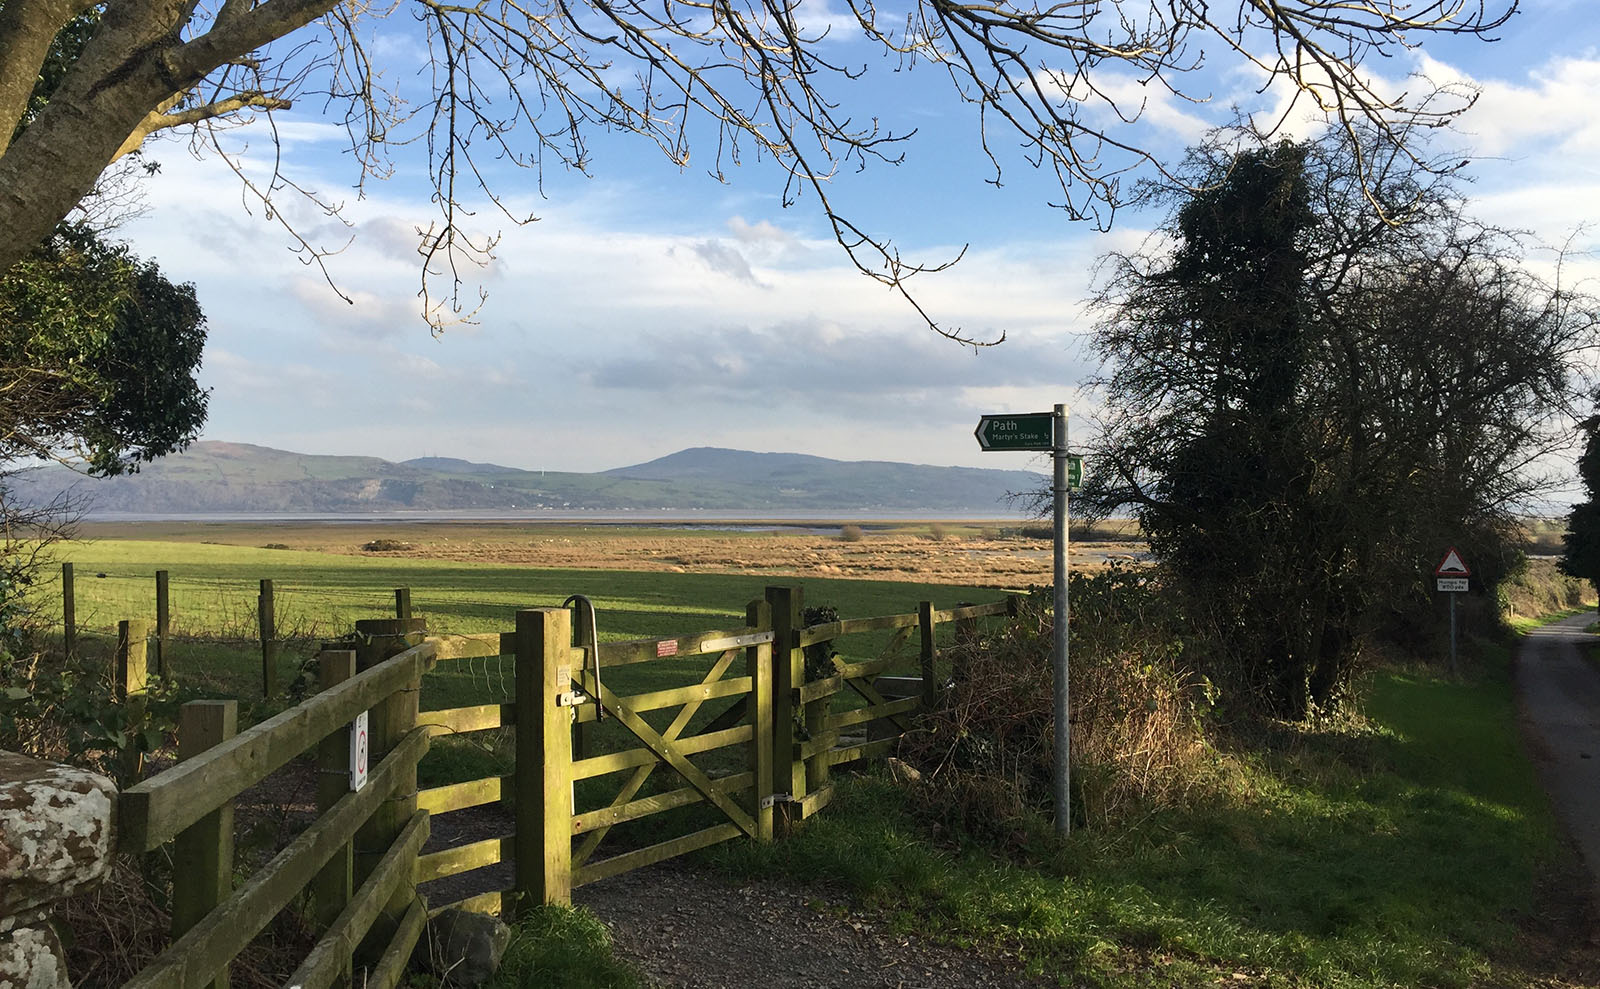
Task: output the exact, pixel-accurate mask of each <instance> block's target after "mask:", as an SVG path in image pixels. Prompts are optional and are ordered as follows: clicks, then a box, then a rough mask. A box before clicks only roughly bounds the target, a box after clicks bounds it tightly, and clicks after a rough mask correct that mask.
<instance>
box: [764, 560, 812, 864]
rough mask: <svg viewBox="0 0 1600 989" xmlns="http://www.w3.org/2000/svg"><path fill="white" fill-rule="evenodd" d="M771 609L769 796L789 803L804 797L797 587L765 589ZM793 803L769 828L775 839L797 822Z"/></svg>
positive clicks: (800, 596) (800, 599)
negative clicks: (799, 741) (785, 797)
mask: <svg viewBox="0 0 1600 989" xmlns="http://www.w3.org/2000/svg"><path fill="white" fill-rule="evenodd" d="M766 599H767V604H769V605H771V606H772V794H773V796H775V797H776V796H779V795H781V794H788V796H789V799H790V800H791V801H799V800H800V799H801V798H802V797H804V796H805V795H806V764H805V760H803V759H800V758H798V757H797V755H796V753H795V742H796V732H795V715H796V712H795V691H796V690H797V689H798V688H799V687H800V686H801V685H803V684H804V683H805V681H806V657H805V653H804V652H802V651H801V649H800V646H799V640H798V636H799V633H800V624H801V622H802V620H803V619H802V618H801V606H802V602H803V592H802V590H801V588H799V587H768V588H767V590H766ZM794 807H795V804H794V803H787V802H786V803H784V804H783V811H782V812H781V813H780V814H778V815H776V818H775V820H774V821H773V827H774V829H775V831H776V833H777V834H778V835H779V836H783V835H786V834H788V833H789V830H790V829H791V828H793V827H794V826H795V825H796V824H798V823H799V820H798V816H797V815H796V814H795V813H794Z"/></svg>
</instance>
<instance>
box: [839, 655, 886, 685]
mask: <svg viewBox="0 0 1600 989" xmlns="http://www.w3.org/2000/svg"><path fill="white" fill-rule="evenodd" d="M898 661H899V657H897V656H883V657H880V658H878V659H868V660H865V661H863V662H860V663H838V662H836V663H834V664H833V668H834V669H835V670H837V671H838V673H839V675H840V676H842V677H844V678H845V679H846V680H859V679H863V678H866V677H873V676H877V675H878V674H879V673H882V672H883V671H884V670H887V669H888V668H889V667H891V666H893V665H895V663H897V662H898Z"/></svg>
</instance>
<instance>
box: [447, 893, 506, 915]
mask: <svg viewBox="0 0 1600 989" xmlns="http://www.w3.org/2000/svg"><path fill="white" fill-rule="evenodd" d="M505 892H509V890H506V891H501V890H494V891H493V892H489V893H479V894H478V895H477V896H469V897H467V898H466V899H464V900H456V901H455V902H454V903H446V904H444V905H443V906H437V907H429V908H428V917H429V918H430V919H431V918H433V917H437V916H439V915H440V914H442V913H444V912H445V911H446V910H465V911H467V912H468V913H484V914H488V915H489V916H491V917H498V916H500V912H501V909H502V905H501V901H502V900H503V899H504V893H505Z"/></svg>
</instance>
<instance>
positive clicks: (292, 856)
mask: <svg viewBox="0 0 1600 989" xmlns="http://www.w3.org/2000/svg"><path fill="white" fill-rule="evenodd" d="M409 603H410V602H409V600H405V601H403V602H402V601H400V600H398V599H397V609H398V610H399V612H400V613H401V614H404V613H405V612H407V611H409ZM1014 612H1015V602H1014V600H1008V601H1001V602H997V603H994V604H987V605H978V606H965V607H957V608H954V609H948V610H937V609H935V608H934V607H933V605H932V604H931V603H927V602H924V603H923V604H922V605H921V606H920V608H919V609H918V611H917V612H916V613H912V614H903V615H890V616H884V617H877V618H864V619H849V620H844V621H837V622H832V623H829V624H825V625H813V626H810V627H802V621H801V616H802V614H803V608H802V599H801V591H800V589H799V588H798V587H769V588H767V591H766V596H765V599H764V600H761V601H755V602H752V603H751V604H750V605H749V606H748V608H747V609H746V623H745V625H744V626H743V627H740V628H735V629H726V630H717V631H708V632H702V633H699V634H696V635H689V636H679V637H675V638H665V639H638V640H630V641H624V642H601V643H598V645H596V644H595V643H594V636H593V634H592V632H590V631H589V630H588V629H589V628H592V626H587V627H586V626H585V623H583V622H580V623H579V625H580V627H579V628H578V629H577V630H575V629H574V627H573V621H572V615H573V612H571V611H569V610H566V609H562V608H534V609H526V610H522V611H518V612H517V614H516V623H515V627H514V628H513V629H509V630H507V631H505V632H500V633H490V634H482V635H470V636H433V637H429V636H427V635H426V632H425V630H424V629H423V627H422V622H421V621H420V620H417V619H410V618H408V617H402V618H396V619H388V620H381V621H367V622H357V623H356V635H355V636H354V648H353V649H351V648H329V647H325V648H324V650H323V652H322V653H321V656H320V662H321V681H322V684H321V685H322V688H323V689H322V690H321V692H320V693H317V694H315V695H314V696H312V697H311V698H310V699H308V700H306V701H305V702H303V703H301V704H299V705H297V706H295V707H293V708H290V709H289V710H287V711H284V712H283V713H281V714H279V715H277V716H275V717H273V718H271V719H269V720H267V721H264V722H262V723H261V724H258V725H256V726H254V727H253V728H249V729H248V730H246V731H243V732H238V733H235V721H236V713H235V708H234V704H235V702H233V701H201V702H195V703H192V704H189V705H186V706H185V707H184V710H183V719H182V725H181V728H180V739H179V748H180V753H179V754H180V761H179V763H178V764H177V765H176V766H174V767H173V768H171V769H168V770H167V771H165V772H163V773H161V774H160V775H158V776H155V777H153V778H151V779H149V780H146V781H144V782H142V783H139V784H138V785H136V786H133V787H131V788H129V789H128V790H126V791H125V792H124V793H123V795H122V798H121V801H122V802H121V807H120V809H119V821H120V823H119V844H120V848H121V850H122V851H124V852H131V853H146V852H150V851H153V850H155V849H158V848H160V847H162V846H163V844H165V843H167V842H171V843H172V856H173V861H174V877H175V878H174V888H173V894H172V905H173V909H172V917H173V930H172V934H173V939H174V940H173V941H172V943H171V945H170V946H169V947H168V948H167V949H166V950H165V951H164V952H163V953H162V954H161V955H160V956H159V957H158V958H157V959H155V961H154V962H153V963H152V964H151V965H149V966H148V967H147V968H145V969H144V970H143V971H142V972H141V973H140V974H139V975H138V976H137V977H136V978H135V979H134V980H133V981H132V982H130V983H128V985H129V986H137V987H157V986H160V987H204V986H212V985H215V986H218V987H222V986H225V985H226V984H227V983H226V980H227V968H228V965H229V963H230V962H231V961H232V960H233V959H234V958H235V957H236V956H237V955H238V953H239V952H240V951H241V950H242V949H243V948H244V947H245V946H246V945H247V944H249V943H250V941H251V940H252V939H254V938H255V937H256V936H257V935H258V934H259V933H260V932H261V931H262V930H263V929H265V928H266V926H267V925H268V924H269V923H271V922H272V920H273V918H274V917H276V916H277V915H278V913H279V912H280V911H282V910H283V909H284V908H286V907H288V906H290V905H291V904H295V903H300V904H302V909H303V910H304V911H305V914H306V918H307V920H308V921H310V922H311V924H312V925H313V928H314V929H315V930H316V931H318V932H319V938H318V941H317V942H316V945H315V947H314V948H313V949H312V950H311V952H310V954H309V955H308V956H307V957H306V959H305V960H304V962H303V964H301V965H300V967H299V969H298V970H297V971H296V972H295V973H294V975H293V976H292V977H291V978H290V980H289V982H288V983H287V984H289V985H295V986H299V987H303V989H319V987H325V986H331V985H334V984H346V983H348V982H349V980H351V978H352V977H353V976H354V975H356V974H357V973H360V974H361V975H362V978H361V979H358V980H357V981H356V983H355V984H360V985H365V986H369V987H388V986H393V985H396V984H397V983H398V981H399V980H400V978H401V976H402V973H403V971H404V968H405V965H406V963H407V961H408V960H409V958H410V956H411V953H412V950H413V948H414V946H415V944H416V942H417V940H418V938H419V937H420V934H421V932H422V930H423V928H424V925H425V923H426V919H427V917H428V916H429V915H431V914H436V913H438V912H439V911H440V910H443V909H446V908H448V907H449V906H457V907H461V908H464V909H469V910H475V911H479V912H489V913H506V914H508V915H514V913H515V911H516V909H517V907H518V906H519V905H521V904H539V903H562V904H564V903H568V902H570V898H571V891H572V889H573V888H574V887H576V886H581V885H583V884H585V883H590V882H595V881H597V880H600V879H603V878H606V877H608V876H613V875H617V874H620V873H623V872H626V871H629V870H631V869H635V868H639V867H641V866H644V865H648V864H651V863H654V862H659V861H662V860H664V859H667V858H670V857H672V856H676V855H681V854H684V853H686V852H689V851H692V850H694V849H698V848H703V847H706V846H708V845H712V844H716V843H718V842H722V841H727V840H730V839H735V838H745V839H749V840H755V841H770V840H772V839H773V837H774V836H775V835H777V836H781V835H783V834H784V833H786V832H787V830H789V829H790V828H792V827H794V826H796V825H797V824H798V822H799V821H801V820H802V819H804V818H805V817H808V816H810V815H812V814H815V813H817V812H818V811H819V810H821V809H822V808H823V807H825V806H826V805H827V803H828V801H829V799H831V796H832V793H833V788H832V783H831V780H830V772H831V770H832V768H833V767H835V766H840V765H844V764H847V763H853V762H858V761H861V760H864V759H868V758H871V757H874V756H878V755H882V754H884V753H886V752H888V751H890V750H891V749H892V748H893V746H894V744H895V743H896V741H897V740H898V739H899V737H900V735H901V734H902V733H903V732H904V731H906V730H907V729H908V728H909V725H910V722H909V716H910V715H911V714H912V713H913V712H914V711H915V710H916V709H917V708H918V707H919V706H920V705H922V704H925V703H927V702H928V701H929V700H931V699H932V697H933V696H934V694H935V692H936V691H937V689H938V681H937V680H936V674H935V670H936V661H937V657H938V647H937V639H936V632H937V627H938V626H939V625H941V624H953V625H954V626H955V628H956V634H958V635H959V634H962V631H963V630H964V629H970V628H971V626H972V625H973V624H974V623H975V622H976V621H977V620H978V619H979V618H982V617H985V616H996V615H1005V614H1008V613H1014ZM582 613H583V612H582V611H581V609H580V614H582ZM885 632H887V633H888V639H887V646H882V644H881V642H880V643H879V645H878V646H877V647H875V648H873V649H872V650H870V652H871V655H866V656H864V658H863V657H860V656H857V655H853V654H852V655H843V654H841V652H840V647H839V643H841V642H844V641H846V640H862V639H865V638H866V637H868V636H869V635H871V636H877V637H878V639H880V640H881V639H882V637H883V635H884V633H885ZM913 638H914V639H915V640H916V642H917V646H918V653H917V656H918V661H917V666H916V669H917V676H916V677H915V678H914V680H913V682H914V683H916V684H917V686H918V688H919V689H917V690H916V691H915V692H914V693H913V695H912V696H908V697H901V696H892V695H888V694H889V693H890V692H888V691H886V690H883V689H880V688H881V687H882V681H881V680H879V679H878V678H879V677H880V676H881V675H882V674H884V673H885V672H887V671H889V670H890V669H892V668H893V667H895V666H896V665H898V664H903V663H909V657H908V656H902V652H903V650H904V648H905V647H906V646H907V645H908V644H909V643H910V642H911V641H912V640H913ZM330 645H338V644H330ZM844 648H845V649H849V650H850V651H851V652H852V653H855V652H859V651H860V648H859V646H858V647H855V648H852V647H850V646H848V645H847V646H845V647H844ZM808 651H809V656H810V659H811V668H812V669H811V671H812V674H813V677H812V678H811V679H809V680H808V679H807V659H808ZM479 657H509V658H510V660H511V662H512V663H513V664H514V671H515V676H514V682H515V694H514V699H513V700H512V702H511V703H492V704H486V705H478V706H470V707H456V708H449V709H444V710H432V711H419V704H418V701H419V697H420V692H421V687H422V682H423V677H424V675H425V674H427V673H428V672H429V671H431V670H433V669H435V667H436V666H437V665H439V664H448V663H451V662H455V661H461V660H471V659H474V658H479ZM649 663H654V664H658V666H662V667H663V668H669V669H668V672H669V673H670V674H672V675H681V676H683V678H684V679H685V680H686V681H687V682H684V683H682V684H681V685H679V686H673V687H667V688H665V689H659V688H658V689H651V690H643V691H640V690H633V689H631V688H628V687H627V685H626V681H627V680H628V674H627V672H626V671H628V669H629V668H630V667H631V668H633V670H634V671H642V670H645V669H647V668H646V667H644V666H641V665H640V664H649ZM819 664H821V666H820V667H819ZM819 672H821V673H826V674H827V675H826V676H821V677H820V678H819V677H817V676H816V674H817V673H819ZM635 679H636V680H637V677H635ZM625 690H626V691H628V692H623V691H625ZM846 697H853V698H855V699H856V700H853V701H850V703H851V704H859V706H854V707H846V706H845V705H844V704H842V703H840V701H841V698H846ZM723 705H726V706H723ZM718 707H720V708H721V709H720V710H715V709H716V708H718ZM362 712H370V720H369V729H370V742H371V744H370V752H371V756H370V758H371V759H372V760H373V762H374V765H373V766H372V768H371V771H370V773H369V775H368V777H367V782H366V785H365V786H364V787H363V788H361V789H359V790H352V789H351V788H350V784H349V783H348V780H347V772H348V769H349V752H350V746H349V740H348V733H349V731H350V727H349V726H350V725H351V723H352V722H353V721H355V720H356V718H357V716H358V715H360V714H361V713H362ZM513 725H514V726H515V727H516V729H517V730H516V732H515V756H516V757H515V762H514V769H513V771H512V772H511V773H509V774H507V775H503V776H490V777H486V778H483V779H477V780H472V781H468V782H462V783H455V784H451V785H448V786H439V787H433V788H429V789H424V790H421V791H420V792H419V791H418V789H417V785H416V781H417V765H418V762H419V761H420V760H421V759H422V757H423V755H424V754H425V753H426V752H427V751H428V747H429V742H430V739H431V738H434V737H437V736H440V735H445V734H454V735H470V734H472V733H476V732H483V731H489V730H492V729H499V728H504V727H508V726H513ZM872 726H876V728H875V730H874V732H873V733H872V734H871V735H870V736H869V735H868V734H867V732H868V729H869V728H870V727H872ZM307 754H314V757H315V760H316V764H317V766H318V768H319V776H318V779H319V785H318V816H317V817H316V819H315V821H314V822H313V823H312V824H311V825H310V826H309V827H308V828H307V829H306V830H305V831H303V832H302V833H301V834H299V835H298V836H297V837H296V838H294V840H293V841H292V842H291V843H290V844H289V845H288V846H287V847H285V848H284V849H283V850H282V851H281V852H279V853H278V854H277V855H275V856H274V857H273V858H272V859H271V860H270V861H269V862H267V863H266V864H265V865H264V866H262V867H261V868H260V869H259V870H258V871H256V872H255V874H254V875H252V876H250V877H249V878H247V879H245V880H244V881H243V883H242V884H241V885H239V886H238V888H233V873H234V861H233V848H232V844H233V827H232V805H233V800H234V798H236V797H237V796H238V795H239V794H240V793H242V792H243V791H244V790H246V789H247V788H249V787H251V786H253V785H255V784H256V783H257V782H259V781H261V780H262V779H264V778H265V777H266V776H268V775H269V774H271V773H272V772H274V771H276V770H278V769H280V768H281V767H283V766H285V765H287V764H288V763H290V762H291V761H293V760H295V759H297V758H299V757H301V756H302V755H307ZM661 767H665V768H667V769H668V770H670V773H669V774H661V775H655V773H656V770H657V769H659V768H661ZM663 777H670V782H666V783H665V784H663ZM652 782H654V783H656V784H657V785H656V787H655V788H654V789H653V790H652V789H651V788H650V787H649V784H650V783H652ZM675 784H681V785H675ZM669 786H670V787H673V788H670V789H668V788H665V787H669ZM502 800H505V801H507V802H509V804H510V805H511V807H512V811H513V813H512V817H513V827H512V830H511V831H510V832H509V833H507V834H503V835H497V836H494V837H491V838H488V839H481V840H477V841H473V842H471V843H468V844H463V845H458V846H456V847H451V848H444V849H440V850H436V851H429V852H427V853H423V846H424V844H425V843H426V842H427V840H428V837H429V834H430V820H431V817H432V816H435V815H443V814H451V813H460V812H463V811H466V810H468V809H469V808H473V807H479V806H482V805H484V804H488V803H494V802H499V801H502ZM579 803H581V804H582V806H580V805H579ZM674 814H676V815H677V816H676V817H672V816H671V815H674ZM696 814H698V815H700V816H699V817H696V816H695V815H696ZM647 819H653V820H652V825H651V826H652V828H654V830H653V831H652V832H651V840H650V841H648V842H647V843H640V842H637V841H634V842H632V843H631V844H629V843H624V844H623V846H622V847H620V848H618V849H615V850H609V849H608V837H609V836H612V835H613V834H614V833H615V832H616V831H617V830H618V829H619V828H621V827H623V826H626V825H630V824H633V823H634V822H642V821H645V820H647ZM663 835H665V836H663ZM497 864H498V865H501V867H502V869H503V868H504V866H505V865H506V864H509V865H510V867H511V873H510V880H509V881H508V882H505V883H502V884H501V886H500V888H497V889H490V890H485V891H479V892H476V893H474V894H473V895H471V896H468V897H465V898H462V899H458V900H457V901H456V902H453V903H448V904H441V905H439V906H436V907H433V908H431V909H430V908H429V907H428V905H427V904H426V901H425V900H424V899H423V898H422V897H421V896H419V895H417V893H416V887H417V886H418V885H420V884H424V883H429V882H433V881H436V880H440V879H444V878H448V877H450V876H455V875H459V874H461V873H465V872H469V871H472V870H476V869H481V868H484V867H487V866H495V865H497Z"/></svg>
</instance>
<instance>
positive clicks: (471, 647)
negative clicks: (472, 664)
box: [423, 632, 510, 662]
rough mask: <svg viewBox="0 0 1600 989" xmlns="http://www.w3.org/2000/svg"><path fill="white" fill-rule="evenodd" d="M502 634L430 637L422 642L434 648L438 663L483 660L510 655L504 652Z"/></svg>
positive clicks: (476, 633) (483, 633)
mask: <svg viewBox="0 0 1600 989" xmlns="http://www.w3.org/2000/svg"><path fill="white" fill-rule="evenodd" d="M503 637H504V633H502V632H475V633H472V634H470V635H430V636H428V637H427V638H426V639H424V640H423V641H425V642H428V643H431V644H432V645H433V647H434V649H435V650H436V651H435V654H434V655H435V658H436V659H438V660H439V661H440V662H444V661H445V660H450V659H484V658H492V657H495V656H506V655H510V654H509V653H507V652H505V651H504V648H503V646H502V644H501V639H502V638H503Z"/></svg>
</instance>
